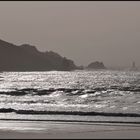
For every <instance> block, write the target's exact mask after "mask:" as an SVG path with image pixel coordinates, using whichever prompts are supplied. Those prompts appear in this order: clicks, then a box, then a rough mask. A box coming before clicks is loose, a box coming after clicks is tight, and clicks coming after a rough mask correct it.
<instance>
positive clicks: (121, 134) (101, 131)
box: [0, 121, 140, 139]
mask: <svg viewBox="0 0 140 140" xmlns="http://www.w3.org/2000/svg"><path fill="white" fill-rule="evenodd" d="M39 138H40V139H69V138H71V139H74V138H78V139H83V138H84V139H86V138H88V139H95V138H96V139H98V138H100V139H101V138H103V139H111V138H118V139H120V138H127V139H130V138H135V139H139V138H140V125H139V124H111V123H72V122H67V123H65V122H64V123H62V122H46V121H44V122H37V121H35V122H32V121H28V122H27V121H0V139H39Z"/></svg>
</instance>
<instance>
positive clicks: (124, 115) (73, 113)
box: [0, 108, 140, 117]
mask: <svg viewBox="0 0 140 140" xmlns="http://www.w3.org/2000/svg"><path fill="white" fill-rule="evenodd" d="M12 112H14V113H16V114H26V115H28V114H29V115H79V116H107V117H140V114H136V113H108V112H82V111H38V110H16V109H13V108H1V109H0V113H12Z"/></svg>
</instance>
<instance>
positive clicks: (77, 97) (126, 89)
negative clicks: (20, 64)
mask: <svg viewBox="0 0 140 140" xmlns="http://www.w3.org/2000/svg"><path fill="white" fill-rule="evenodd" d="M0 120H26V121H45V120H47V121H64V122H65V121H70V122H119V123H140V72H139V71H117V70H93V71H87V70H76V71H44V72H1V73H0Z"/></svg>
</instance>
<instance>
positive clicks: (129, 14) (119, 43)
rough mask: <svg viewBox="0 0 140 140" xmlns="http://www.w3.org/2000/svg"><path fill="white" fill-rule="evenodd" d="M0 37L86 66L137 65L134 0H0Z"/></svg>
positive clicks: (139, 26) (139, 48)
mask: <svg viewBox="0 0 140 140" xmlns="http://www.w3.org/2000/svg"><path fill="white" fill-rule="evenodd" d="M0 39H3V40H5V41H8V42H11V43H14V44H16V45H21V44H24V43H26V44H31V45H34V46H36V47H37V49H38V50H40V51H54V52H57V53H59V54H60V55H62V56H65V57H67V58H69V59H72V60H73V61H74V62H75V64H77V65H84V66H87V65H88V64H89V63H91V62H93V61H102V62H103V63H104V64H105V66H108V67H116V66H118V67H128V66H131V65H132V61H135V62H136V65H137V66H140V2H139V1H0Z"/></svg>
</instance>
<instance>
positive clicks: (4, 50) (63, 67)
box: [0, 40, 105, 71]
mask: <svg viewBox="0 0 140 140" xmlns="http://www.w3.org/2000/svg"><path fill="white" fill-rule="evenodd" d="M86 68H88V69H105V66H104V64H103V63H102V62H98V61H96V62H93V63H91V64H89V65H88V66H87V67H84V66H76V65H75V63H74V61H73V60H70V59H67V58H66V57H62V56H61V55H59V54H58V53H56V52H53V51H46V52H40V51H39V50H37V48H36V47H35V46H33V45H29V44H23V45H20V46H17V45H15V44H12V43H9V42H6V41H4V40H0V71H49V70H58V71H70V70H83V69H86Z"/></svg>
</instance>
